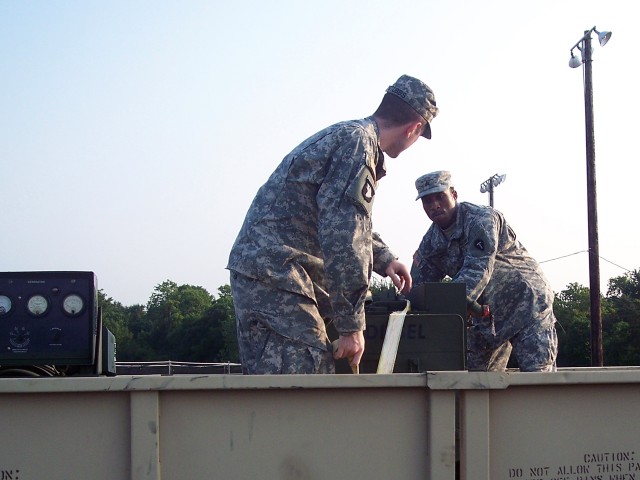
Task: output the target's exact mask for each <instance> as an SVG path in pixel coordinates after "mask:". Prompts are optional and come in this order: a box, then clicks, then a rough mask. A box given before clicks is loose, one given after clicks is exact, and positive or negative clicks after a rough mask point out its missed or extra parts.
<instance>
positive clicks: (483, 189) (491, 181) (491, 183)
mask: <svg viewBox="0 0 640 480" xmlns="http://www.w3.org/2000/svg"><path fill="white" fill-rule="evenodd" d="M506 178H507V174H506V173H505V174H502V175H498V174H497V173H496V174H495V175H493V176H491V177H489V178H488V179H486V180H485V181H484V182H482V183H481V184H480V193H487V192H489V205H490V206H492V207H493V189H494V188H495V187H497V186H498V185H500V184H501V183H502V182H504V181H505V180H506Z"/></svg>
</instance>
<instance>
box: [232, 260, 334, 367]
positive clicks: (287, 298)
mask: <svg viewBox="0 0 640 480" xmlns="http://www.w3.org/2000/svg"><path fill="white" fill-rule="evenodd" d="M231 289H232V291H233V292H238V294H237V295H235V294H234V298H233V302H234V307H235V311H236V319H237V330H238V346H239V350H240V362H241V364H242V369H243V372H244V373H245V374H249V375H254V374H272V375H275V374H311V373H335V364H334V361H333V354H332V347H331V344H330V342H329V339H328V338H327V335H326V331H325V330H324V327H323V323H322V319H319V317H318V313H317V308H316V306H315V303H314V301H313V300H312V299H310V298H307V297H302V296H300V295H298V294H295V293H291V292H287V291H284V290H278V289H276V288H273V287H271V286H270V285H268V284H266V283H263V282H260V281H258V280H255V279H252V278H249V277H246V276H244V275H241V274H239V273H237V272H232V273H231ZM256 305H259V306H260V308H259V309H256ZM284 319H288V322H287V324H286V327H287V328H282V327H283V320H284ZM318 320H320V321H318ZM276 332H280V333H276Z"/></svg>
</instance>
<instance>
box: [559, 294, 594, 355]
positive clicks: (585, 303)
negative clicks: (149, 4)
mask: <svg viewBox="0 0 640 480" xmlns="http://www.w3.org/2000/svg"><path fill="white" fill-rule="evenodd" d="M553 310H554V313H555V315H556V318H557V319H558V326H557V330H558V344H559V347H558V361H557V364H558V366H559V367H587V366H589V365H591V347H590V340H589V336H590V331H591V314H590V300H589V289H588V288H586V287H584V286H582V285H579V284H577V283H571V284H570V285H568V286H567V288H566V289H565V290H563V291H562V292H560V293H559V294H557V295H556V300H555V302H554V307H553Z"/></svg>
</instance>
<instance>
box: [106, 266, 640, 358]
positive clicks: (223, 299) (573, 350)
mask: <svg viewBox="0 0 640 480" xmlns="http://www.w3.org/2000/svg"><path fill="white" fill-rule="evenodd" d="M389 289H393V286H392V285H391V284H390V283H388V282H385V281H380V280H374V282H373V283H372V291H373V292H374V293H376V292H378V293H380V292H384V291H385V290H389ZM98 304H99V306H100V307H101V311H102V318H103V322H104V324H105V325H106V326H107V328H108V329H109V330H110V331H111V332H112V333H113V334H114V336H115V338H116V345H117V348H116V352H117V353H116V355H117V360H118V361H125V362H142V361H163V360H172V361H181V362H203V363H210V362H211V363H214V362H232V363H239V354H238V343H237V339H236V327H235V316H234V311H233V298H232V295H231V288H230V286H229V285H224V286H221V287H219V288H218V292H217V295H212V294H210V293H209V292H208V291H207V290H205V289H204V288H202V287H199V286H193V285H178V284H176V283H175V282H172V281H170V280H166V281H164V282H163V283H161V284H159V285H157V286H156V287H155V289H154V291H153V293H152V294H151V296H150V298H149V301H148V302H147V304H146V305H133V306H124V305H122V304H121V303H120V302H118V301H116V300H114V299H113V298H110V297H108V296H107V294H106V293H105V292H104V291H103V290H100V291H99V292H98ZM554 311H555V314H556V317H557V319H558V325H557V330H558V341H559V345H560V346H559V353H558V366H559V367H586V366H590V365H591V348H590V332H591V314H590V297H589V288H587V287H585V286H582V285H580V284H578V283H572V284H569V285H568V286H567V287H566V288H565V289H564V290H562V291H561V292H560V293H557V294H556V300H555V303H554ZM601 315H602V330H603V333H602V342H603V353H604V364H605V365H606V366H623V365H640V269H639V270H634V271H631V272H628V273H626V274H624V275H622V276H619V277H615V278H612V279H610V280H609V283H608V289H607V293H606V295H603V296H602V314H601Z"/></svg>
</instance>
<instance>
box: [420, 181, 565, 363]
mask: <svg viewBox="0 0 640 480" xmlns="http://www.w3.org/2000/svg"><path fill="white" fill-rule="evenodd" d="M416 188H417V189H418V198H417V199H421V200H422V204H423V208H424V211H425V213H426V214H427V216H428V217H429V218H430V219H431V220H432V221H433V224H432V225H431V227H430V228H429V230H428V231H427V233H426V234H425V236H424V237H423V239H422V242H421V243H420V246H419V248H418V250H417V252H416V253H415V256H414V263H413V268H412V269H411V276H412V277H413V282H414V284H419V283H424V282H433V281H440V280H442V279H443V278H444V277H445V276H449V277H451V279H452V281H453V282H461V283H464V284H465V285H466V287H467V288H466V289H467V297H468V299H469V300H477V301H478V303H481V304H485V305H489V307H490V309H491V313H492V314H493V318H489V317H485V318H480V317H472V319H471V325H470V327H469V329H468V339H467V340H468V341H467V346H468V356H467V360H468V368H469V370H482V371H504V370H505V369H506V367H507V362H508V360H509V356H510V354H511V351H512V349H513V353H514V356H515V358H516V359H517V361H518V366H519V368H520V370H521V371H527V372H540V371H542V372H548V371H555V368H556V364H555V361H556V356H557V351H558V340H557V336H556V330H555V322H556V319H555V316H554V314H553V298H554V295H553V291H552V290H551V287H550V286H549V283H548V282H547V280H546V278H545V276H544V274H543V273H542V269H541V268H540V265H539V264H538V262H536V261H535V260H534V259H533V258H532V257H531V255H529V253H528V252H527V250H526V249H525V248H524V247H523V246H522V244H521V243H520V242H519V241H518V240H516V235H515V233H514V232H513V230H512V229H511V227H510V226H509V225H508V224H507V221H506V220H505V218H504V216H503V215H502V214H501V213H500V212H498V211H497V210H495V209H493V208H491V207H486V206H480V205H474V204H472V203H468V202H459V203H458V201H457V199H458V194H457V192H456V191H455V189H454V188H453V185H452V184H451V175H450V174H449V172H447V171H438V172H433V173H429V174H427V175H423V176H422V177H420V178H418V180H416Z"/></svg>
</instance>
